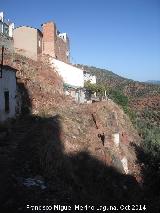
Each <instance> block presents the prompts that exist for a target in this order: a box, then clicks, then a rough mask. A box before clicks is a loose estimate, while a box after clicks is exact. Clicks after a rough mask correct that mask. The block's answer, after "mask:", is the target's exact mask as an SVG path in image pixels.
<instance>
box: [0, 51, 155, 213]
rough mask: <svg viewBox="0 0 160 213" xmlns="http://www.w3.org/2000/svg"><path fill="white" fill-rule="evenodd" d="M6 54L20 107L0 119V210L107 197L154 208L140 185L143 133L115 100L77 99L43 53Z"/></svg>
mask: <svg viewBox="0 0 160 213" xmlns="http://www.w3.org/2000/svg"><path fill="white" fill-rule="evenodd" d="M4 59H5V60H4V63H5V64H8V65H10V66H11V67H14V68H16V69H17V78H18V88H19V93H20V95H21V96H22V106H23V107H22V115H21V116H18V117H17V118H16V119H12V120H11V121H10V122H6V123H5V124H3V126H0V127H1V128H2V129H7V133H6V134H3V135H2V136H1V138H0V139H1V141H0V162H1V163H0V171H1V173H0V187H1V194H0V202H1V209H2V210H3V209H4V211H3V212H5V211H6V210H10V211H11V210H12V209H16V211H17V212H28V211H29V210H31V209H32V208H31V207H30V208H29V207H27V205H30V206H31V205H42V204H43V205H54V204H56V205H72V204H81V205H86V204H92V205H94V206H96V205H104V204H105V205H106V203H107V204H108V205H111V204H112V205H114V206H115V205H117V207H119V204H121V203H123V204H133V203H136V204H137V203H141V204H143V205H144V204H145V205H148V206H147V208H149V207H150V206H151V207H153V206H155V207H154V210H155V211H154V212H156V210H157V212H158V205H157V197H154V196H151V197H150V193H148V191H147V190H148V188H147V187H146V186H148V185H149V183H150V182H149V181H150V180H148V179H147V177H148V176H147V175H146V167H145V164H144V163H143V161H142V159H141V157H142V156H146V153H144V152H143V150H142V149H141V147H140V144H141V138H140V137H139V134H138V132H137V130H136V129H135V128H134V127H133V125H132V123H131V121H130V119H129V117H128V116H127V115H126V114H125V113H124V111H123V110H122V109H121V108H120V107H119V106H118V105H117V104H116V103H114V102H113V101H112V100H106V101H102V102H99V103H93V104H80V105H78V104H76V103H75V102H74V101H73V100H72V98H66V96H64V94H63V82H62V79H61V78H60V77H59V76H58V74H57V72H56V70H54V69H51V68H50V67H49V66H48V62H47V59H43V62H40V61H38V62H34V61H32V60H30V59H27V58H25V57H22V56H20V55H17V54H7V53H6V54H5V57H4ZM4 133H5V132H4ZM103 133H104V138H103V137H102V136H103ZM117 133H118V134H119V137H120V143H119V144H117V140H116V141H115V134H117ZM103 143H104V146H103ZM147 156H148V155H147ZM147 156H146V157H147ZM150 192H151V191H150ZM153 193H154V190H153ZM144 207H145V206H144ZM27 208H29V209H27ZM31 211H32V210H31ZM73 212H74V211H73Z"/></svg>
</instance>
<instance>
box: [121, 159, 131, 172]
mask: <svg viewBox="0 0 160 213" xmlns="http://www.w3.org/2000/svg"><path fill="white" fill-rule="evenodd" d="M121 162H122V165H123V169H124V171H125V173H126V174H128V173H129V170H128V160H127V158H126V157H123V158H122V160H121Z"/></svg>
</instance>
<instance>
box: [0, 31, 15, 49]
mask: <svg viewBox="0 0 160 213" xmlns="http://www.w3.org/2000/svg"><path fill="white" fill-rule="evenodd" d="M2 46H4V47H5V48H6V49H8V50H9V51H11V52H13V51H14V47H13V39H12V38H10V37H8V36H5V35H4V34H2V33H0V48H1V47H2Z"/></svg>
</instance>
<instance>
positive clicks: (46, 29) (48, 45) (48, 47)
mask: <svg viewBox="0 0 160 213" xmlns="http://www.w3.org/2000/svg"><path fill="white" fill-rule="evenodd" d="M42 32H43V53H44V54H48V55H51V56H53V57H55V39H56V38H55V37H56V26H55V24H54V23H53V22H48V23H45V24H43V25H42Z"/></svg>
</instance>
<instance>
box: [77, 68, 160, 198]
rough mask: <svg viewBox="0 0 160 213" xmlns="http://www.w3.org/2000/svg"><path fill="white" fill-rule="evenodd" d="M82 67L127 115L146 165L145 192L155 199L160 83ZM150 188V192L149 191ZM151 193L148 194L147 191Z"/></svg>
mask: <svg viewBox="0 0 160 213" xmlns="http://www.w3.org/2000/svg"><path fill="white" fill-rule="evenodd" d="M78 66H80V67H84V69H85V70H87V71H89V72H90V73H92V74H94V75H96V76H97V83H98V84H99V85H103V87H105V88H106V90H107V91H108V96H109V97H110V98H111V99H113V100H114V101H115V102H116V103H117V104H119V105H120V106H121V107H122V108H123V110H124V111H125V112H126V113H127V114H128V115H129V117H130V119H131V120H132V123H133V125H134V126H135V128H136V129H137V131H138V132H139V135H140V136H141V139H142V145H141V147H142V150H143V152H144V153H143V152H142V153H141V155H140V158H141V160H142V162H143V163H144V165H146V171H145V174H147V176H148V178H147V179H148V181H147V182H148V183H149V184H148V186H147V188H148V189H147V190H148V193H150V194H151V196H153V194H154V196H153V197H154V199H155V200H157V202H158V199H159V198H158V197H159V196H160V195H159V192H158V191H157V190H156V188H157V186H158V182H159V181H160V175H159V174H160V168H159V166H158V165H159V163H160V157H159V156H160V85H158V84H157V85H156V84H151V83H143V82H136V81H133V80H129V79H125V78H122V77H120V76H118V75H116V74H114V73H112V72H110V71H107V70H102V69H98V68H95V67H88V66H84V65H78ZM152 190H154V193H153V192H152ZM151 192H152V193H151Z"/></svg>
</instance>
